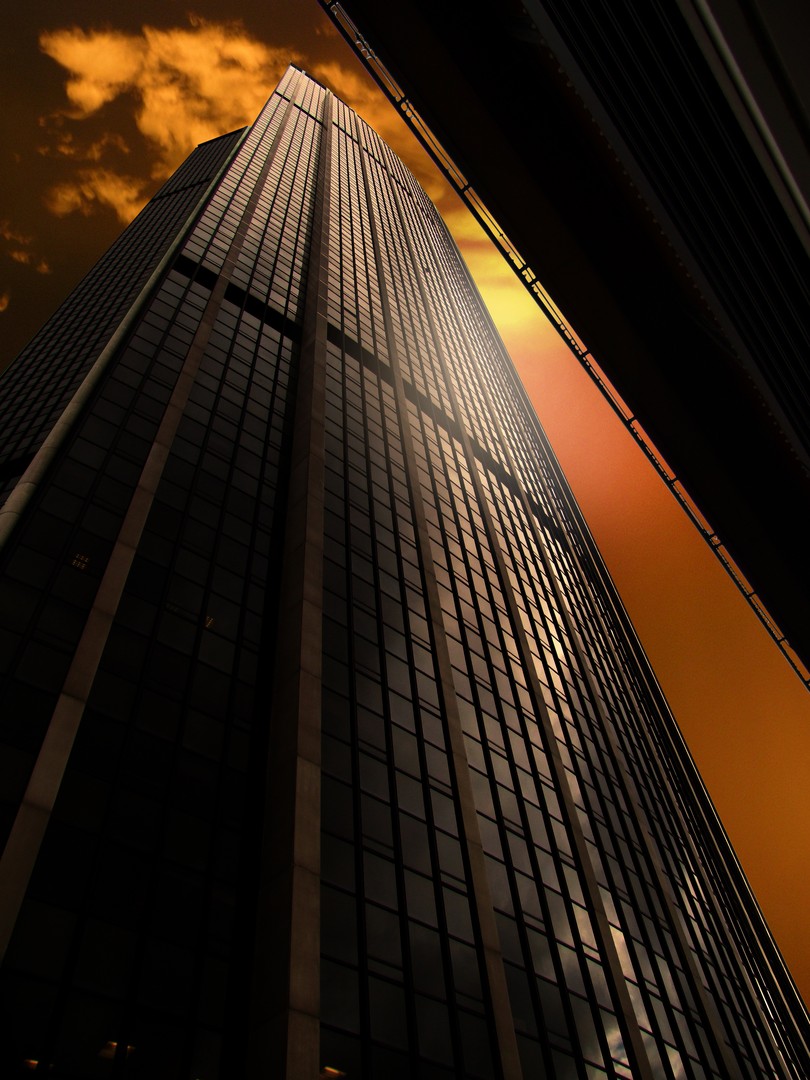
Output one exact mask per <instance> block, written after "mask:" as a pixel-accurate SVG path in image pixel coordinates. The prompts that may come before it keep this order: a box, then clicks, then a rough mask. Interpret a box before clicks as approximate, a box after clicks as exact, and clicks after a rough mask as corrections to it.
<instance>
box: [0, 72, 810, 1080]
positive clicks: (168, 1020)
mask: <svg viewBox="0 0 810 1080" xmlns="http://www.w3.org/2000/svg"><path fill="white" fill-rule="evenodd" d="M100 267H101V268H100V269H97V270H96V271H93V273H92V274H91V275H90V277H89V278H88V279H86V281H85V282H84V283H83V284H82V285H81V286H80V287H79V289H78V290H77V291H76V292H75V293H74V294H73V296H72V297H71V298H70V299H69V300H68V301H67V302H66V304H65V305H64V306H63V308H62V309H60V311H59V312H57V314H56V315H55V316H54V319H53V320H52V321H51V323H49V324H48V326H47V327H46V328H45V329H44V330H43V332H42V335H41V337H40V338H38V339H37V340H36V341H35V342H34V343H33V345H32V346H31V347H30V349H29V350H28V351H27V353H26V354H24V357H23V358H22V360H21V361H20V362H18V363H17V365H16V366H14V367H13V368H12V369H11V370H10V372H9V374H8V375H7V377H6V380H5V382H4V384H3V386H4V393H5V396H4V397H3V399H2V400H3V406H4V408H6V409H8V410H9V411H11V410H13V409H16V408H19V409H23V408H25V410H26V412H25V415H26V417H27V423H21V424H20V425H19V435H14V429H13V428H12V427H9V428H8V432H9V435H8V440H9V443H10V444H11V446H10V449H9V453H8V457H7V459H6V461H7V464H6V470H7V476H8V477H9V479H10V478H11V477H12V475H13V474H14V473H15V471H18V470H19V469H20V468H21V467H22V466H23V465H26V463H27V462H28V461H29V459H30V463H29V464H27V466H26V471H25V473H24V475H23V476H22V478H21V479H20V480H19V481H18V482H17V483H16V485H14V487H13V489H12V491H11V494H10V495H9V497H8V499H7V501H6V503H5V506H4V508H3V516H2V519H0V520H1V521H2V528H3V533H2V538H3V544H2V551H1V552H0V573H1V575H2V576H0V628H1V629H2V638H0V644H1V645H2V654H1V655H2V683H0V695H1V696H0V702H1V703H2V708H1V710H0V717H1V718H2V719H1V722H2V728H0V738H2V742H3V752H4V757H3V760H4V762H6V763H7V765H6V766H5V767H4V771H3V773H2V783H3V789H2V797H3V810H4V819H3V820H4V826H5V831H6V833H7V837H8V840H7V844H6V847H5V852H4V855H3V859H2V864H0V874H1V875H2V884H1V885H0V897H1V898H2V899H1V900H0V905H1V906H0V912H1V913H2V927H3V947H4V950H5V961H4V968H3V986H4V994H5V1005H4V1012H3V1016H4V1019H5V1021H6V1023H5V1034H4V1044H3V1050H2V1054H3V1057H2V1065H3V1069H4V1075H6V1076H15V1075H20V1076H27V1075H29V1074H34V1075H42V1076H45V1075H47V1076H49V1077H54V1078H57V1077H70V1078H74V1080H89V1078H96V1077H98V1078H101V1077H112V1078H114V1077H144V1078H146V1077H148V1078H149V1080H157V1078H162V1077H165V1078H172V1080H173V1078H178V1077H184V1078H199V1080H214V1078H222V1080H230V1078H232V1077H250V1078H254V1077H255V1078H259V1077H263V1078H264V1077H270V1076H274V1077H288V1078H290V1080H313V1078H315V1077H317V1076H319V1075H320V1077H321V1078H322V1080H325V1078H327V1077H339V1076H344V1075H345V1076H348V1077H350V1078H351V1077H366V1078H375V1080H377V1078H382V1077H385V1078H389V1077H390V1078H397V1077H401V1078H405V1077H411V1078H414V1077H419V1078H420V1080H422V1078H426V1080H450V1078H451V1077H456V1078H461V1077H464V1078H481V1080H485V1078H504V1080H517V1078H519V1077H525V1078H526V1080H528V1078H529V1077H537V1076H549V1077H555V1078H558V1080H563V1078H564V1080H567V1078H569V1077H577V1078H582V1080H586V1078H588V1080H594V1078H598V1077H612V1078H619V1077H621V1078H625V1080H628V1078H653V1077H656V1078H657V1077H669V1078H680V1077H684V1078H692V1077H706V1078H709V1077H715V1078H724V1080H725V1078H729V1077H735V1078H737V1077H750V1078H752V1080H754V1078H756V1080H761V1078H762V1077H774V1078H777V1077H778V1078H793V1080H799V1078H800V1077H802V1076H805V1075H807V1070H808V1066H810V1056H809V1055H808V1048H807V1046H808V1044H807V1039H808V1022H807V1016H806V1014H805V1012H804V1008H803V1006H802V1003H801V1000H800V998H799V996H798V994H797V991H796V989H795V987H794V985H793V983H792V981H791V978H790V976H789V974H788V972H787V970H786V968H785V966H784V964H783V962H782V959H781V957H780V954H779V952H778V949H777V947H776V946H775V944H774V942H773V941H772V939H771V937H770V935H769V932H768V930H767V927H766V926H765V924H764V921H763V919H762V916H761V914H760V912H759V909H758V907H757V905H756V902H755V900H754V898H753V896H752V895H751V893H750V890H749V888H748V885H747V882H746V880H745V877H744V875H743V873H742V871H741V869H740V867H739V865H738V863H737V861H736V859H735V857H734V854H733V852H732V850H731V848H730V847H729V844H728V841H727V839H726V837H725V834H724V832H723V830H722V827H721V826H720V824H719V822H718V821H717V818H716V816H715V813H714V810H713V808H712V805H711V802H710V801H709V798H708V796H707V794H706V792H705V790H704V788H703V785H702V783H701V781H700V778H699V776H698V774H697V772H696V770H695V768H694V765H693V763H692V761H691V759H690V757H689V754H688V751H687V749H686V747H685V746H684V744H683V742H682V741H681V738H680V735H679V732H678V728H677V726H676V725H675V723H674V721H673V719H672V717H671V716H670V714H669V712H668V710H667V706H666V703H665V701H664V699H663V696H662V694H661V692H660V690H659V688H658V686H657V684H656V682H655V678H654V676H653V674H652V672H651V671H650V669H649V666H648V664H647V661H646V659H645V657H644V655H643V653H642V651H641V649H640V647H639V644H638V642H637V640H636V638H635V636H634V634H633V630H632V627H631V625H630V623H629V621H628V619H627V616H626V614H625V612H624V610H623V608H622V606H621V603H620V601H619V599H618V597H617V595H616V593H615V590H614V588H613V586H612V584H611V581H610V579H609V577H608V575H607V573H606V571H605V569H604V566H603V564H602V562H601V560H600V557H599V554H598V552H597V551H596V549H595V547H594V544H593V541H592V539H591V537H590V535H589V533H588V530H587V528H586V526H585V524H584V522H583V521H582V519H581V517H580V514H579V512H578V509H577V506H576V504H575V502H574V500H573V498H572V496H571V493H570V491H569V489H568V487H567V485H566V483H565V481H564V479H563V477H562V476H561V474H560V471H559V468H558V465H557V463H556V461H555V459H554V456H553V454H552V452H551V450H550V448H549V446H548V444H547V442H546V439H545V437H544V435H543V432H542V430H541V429H540V427H539V425H538V423H537V420H536V418H535V416H534V413H533V412H532V410H531V408H530V407H529V405H528V403H527V401H526V398H525V395H524V392H523V390H522V388H521V385H520V383H519V381H518V379H517V377H516V375H515V373H514V370H513V368H512V366H511V363H510V361H509V358H508V356H507V355H506V353H505V352H504V349H503V346H502V344H501V342H500V340H499V339H498V336H497V334H496V332H495V330H494V328H493V326H492V323H491V321H490V319H489V316H488V315H487V312H486V310H485V309H484V307H483V305H482V303H481V300H480V298H479V297H478V294H477V293H476V291H475V288H474V286H473V285H472V282H471V280H470V278H469V276H468V273H467V271H466V269H465V267H464V266H463V264H462V262H461V261H460V259H459V256H458V253H457V250H456V248H455V246H454V244H453V242H452V240H451V239H450V237H449V235H448V233H447V231H446V229H445V227H444V226H443V224H442V222H441V220H440V219H439V217H438V215H437V213H436V211H435V209H434V208H433V206H432V205H431V204H430V202H429V200H428V199H427V197H426V195H425V194H424V192H423V191H422V190H421V189H420V188H419V186H418V185H417V184H416V182H415V181H414V179H413V177H412V176H411V175H410V174H409V173H408V172H407V170H406V169H405V168H404V167H403V165H402V164H401V162H400V161H399V160H398V159H397V158H396V157H395V156H394V154H393V153H392V152H391V151H390V150H389V149H388V147H387V146H386V145H385V144H384V143H383V142H382V141H381V140H380V139H379V138H378V137H377V136H376V135H375V134H374V132H373V131H371V130H370V129H369V128H368V127H367V126H366V125H365V124H364V123H363V122H362V121H361V120H359V118H358V117H357V116H355V115H354V114H353V113H352V112H351V111H350V110H349V109H348V108H347V107H346V106H345V105H343V104H342V103H341V102H340V101H338V100H337V99H336V98H334V97H333V95H332V94H331V93H330V92H329V91H327V90H326V89H324V88H323V87H321V86H320V85H319V84H317V83H316V82H314V81H313V80H311V79H309V78H308V77H307V76H306V75H305V74H304V73H303V72H300V71H298V70H297V69H295V68H290V69H289V70H288V72H287V74H286V75H285V77H284V79H283V80H282V82H281V84H280V86H279V88H278V90H277V91H276V92H275V94H274V95H273V96H272V98H271V99H270V101H269V102H268V104H267V106H266V107H265V109H264V111H263V112H262V113H261V115H260V117H259V119H258V120H257V121H256V123H255V124H254V125H253V127H251V128H250V129H248V130H247V131H245V132H241V133H237V134H235V135H231V136H225V137H224V138H223V139H221V140H216V141H214V142H212V143H208V144H205V145H204V146H203V147H201V148H199V149H198V150H197V151H196V152H195V154H194V155H192V157H191V158H190V159H189V161H188V162H187V163H186V165H184V166H183V167H182V168H181V170H180V171H179V172H178V173H177V174H176V176H175V177H174V178H173V179H172V180H171V181H169V183H168V184H167V185H166V187H164V189H163V190H162V191H161V192H160V193H159V194H158V195H157V196H156V197H155V199H154V200H153V201H152V203H150V205H149V206H148V207H147V208H146V210H145V211H144V212H143V214H142V215H141V216H140V217H139V218H138V219H137V220H136V221H135V222H134V223H133V225H132V226H131V227H130V228H129V229H128V230H127V232H126V233H125V234H124V236H123V237H122V239H121V241H119V243H118V244H117V245H116V246H115V247H114V248H113V249H112V251H111V252H110V254H109V255H108V256H107V257H106V259H105V261H103V262H102V264H100ZM29 402H30V403H29ZM60 410H61V413H60ZM28 433H30V438H24V437H25V436H27V434H28ZM12 436H13V437H14V439H15V441H14V442H13V443H12ZM15 463H16V464H15Z"/></svg>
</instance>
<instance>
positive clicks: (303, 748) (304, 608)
mask: <svg viewBox="0 0 810 1080" xmlns="http://www.w3.org/2000/svg"><path fill="white" fill-rule="evenodd" d="M320 123H321V135H320V149H319V159H318V177H317V187H316V194H315V208H314V215H313V225H312V233H311V238H310V259H309V266H310V270H309V275H308V279H307V285H306V295H305V304H304V313H303V326H302V331H303V332H302V343H301V351H300V356H299V368H298V377H297V386H296V392H295V400H294V410H295V411H294V419H293V424H294V430H293V436H292V451H291V453H292V459H291V466H290V470H291V471H290V478H289V501H288V505H287V511H286V521H285V534H284V553H283V562H282V587H281V602H280V626H279V632H278V650H277V655H276V660H275V676H274V684H273V695H272V704H271V715H270V739H269V751H268V764H267V787H266V808H265V821H264V829H263V839H262V849H261V852H260V856H259V857H260V859H261V867H260V880H259V896H258V914H257V922H256V938H255V957H254V979H253V994H252V1002H251V1008H252V1013H251V1018H250V1033H249V1046H248V1069H247V1075H248V1077H250V1078H251V1080H267V1078H269V1077H278V1078H279V1080H281V1078H285V1080H316V1078H317V1077H318V1075H319V1072H320V1062H319V1044H320V1020H319V1017H320V832H321V696H322V694H321V666H322V661H321V638H322V619H323V554H324V553H323V543H324V542H323V502H324V396H325V382H326V380H325V373H326V300H327V291H326V290H327V280H328V273H329V260H328V255H329V228H330V216H331V206H330V203H331V195H330V176H331V153H332V151H331V141H332V95H331V94H330V93H329V92H328V91H324V99H323V107H322V112H321V120H320Z"/></svg>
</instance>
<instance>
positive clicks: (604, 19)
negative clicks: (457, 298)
mask: <svg viewBox="0 0 810 1080" xmlns="http://www.w3.org/2000/svg"><path fill="white" fill-rule="evenodd" d="M321 3H322V6H323V7H324V9H325V10H326V11H327V13H328V14H329V15H330V16H331V17H332V19H333V20H334V21H335V22H336V24H337V26H338V27H339V28H340V29H341V30H342V32H343V33H344V35H345V36H346V39H347V41H348V42H349V44H350V45H351V46H352V47H353V48H354V50H355V52H356V53H357V54H358V56H359V57H360V58H361V59H362V60H363V61H364V63H365V64H366V65H367V67H368V68H369V71H370V72H371V73H372V74H373V75H374V76H375V78H376V79H377V81H378V83H379V84H380V86H381V88H382V89H383V90H384V91H385V92H386V93H387V94H388V96H389V98H390V99H391V100H392V102H394V103H395V104H396V106H397V109H398V111H399V113H400V115H402V116H403V117H404V119H405V120H406V121H407V122H409V123H410V124H411V126H412V128H413V129H414V131H415V133H416V134H417V135H418V136H419V137H420V138H421V139H422V141H423V143H424V145H425V146H426V148H427V149H428V150H429V152H430V153H431V154H432V155H433V157H434V159H435V160H436V162H437V163H438V164H439V166H440V168H442V170H443V171H444V173H445V175H446V176H447V178H448V180H449V181H450V182H451V184H453V186H454V187H455V189H456V190H457V191H458V193H459V194H460V196H461V197H462V198H463V199H465V201H466V202H467V203H468V205H469V206H470V208H471V209H472V211H473V212H474V213H476V214H477V215H478V216H479V219H480V220H481V222H482V224H483V225H484V227H485V228H486V229H487V230H488V232H489V234H490V236H491V237H492V238H493V239H494V240H495V242H496V243H497V244H498V245H499V246H500V248H501V250H502V252H503V254H504V255H505V256H506V258H507V261H508V263H509V265H510V266H511V267H512V268H513V269H514V270H515V272H516V273H517V274H518V276H519V278H520V280H521V281H522V282H523V283H524V285H525V286H526V287H527V288H528V289H529V290H530V291H531V293H532V294H533V296H534V297H535V299H537V300H538V301H539V303H540V304H541V306H542V307H544V308H545V309H546V310H547V311H548V312H550V314H551V316H552V319H553V320H554V322H555V324H556V325H557V326H558V329H559V330H560V332H561V333H562V335H563V337H564V339H565V340H566V342H567V343H568V344H569V346H570V347H571V349H572V351H573V352H574V353H575V354H576V356H577V357H578V359H579V360H580V361H581V362H582V364H583V365H584V366H585V368H586V370H588V371H589V372H590V373H591V374H595V375H596V376H597V382H598V385H599V386H600V388H601V389H602V390H603V391H606V392H607V395H608V398H609V400H610V401H611V404H612V405H613V406H614V408H615V409H616V412H617V414H618V415H619V417H620V418H621V419H622V421H623V422H624V423H625V425H626V427H627V429H628V430H629V431H630V433H631V434H632V435H633V436H634V437H635V438H636V439H637V440H638V441H639V442H640V444H641V445H642V447H644V449H645V450H646V451H647V452H648V454H649V456H650V458H651V460H652V461H653V463H654V464H655V465H656V466H657V467H658V468H659V471H660V473H661V475H662V476H663V477H664V479H665V480H666V482H667V483H668V485H669V487H670V490H672V492H673V493H674V494H675V496H676V497H677V498H678V499H679V500H680V501H681V503H682V504H683V505H684V507H685V508H686V509H687V511H688V513H689V514H690V515H691V516H692V519H693V521H694V523H695V524H696V525H697V526H698V528H699V529H700V531H701V532H702V533H703V535H704V537H705V539H706V540H707V541H708V542H709V544H710V546H711V548H712V549H713V550H714V551H715V553H716V554H718V555H719V557H720V558H721V560H722V562H723V563H724V565H726V567H727V569H730V570H731V572H732V574H733V576H734V577H735V580H737V582H738V584H739V585H740V587H741V589H742V591H743V593H744V594H745V595H746V597H747V598H748V599H749V601H750V602H751V604H752V606H753V607H754V609H755V611H756V612H757V614H758V615H759V616H760V618H761V619H762V621H763V623H764V625H765V626H766V628H767V629H768V630H769V631H770V633H771V634H772V636H773V637H774V638H775V640H776V641H777V642H778V644H779V646H780V648H781V649H782V650H783V652H784V653H785V655H786V656H787V658H788V660H789V661H790V662H791V664H792V665H793V666H794V667H795V669H796V670H797V672H798V673H799V675H800V677H801V678H802V680H803V681H804V682H805V684H806V685H810V624H809V623H808V620H807V611H808V606H810V567H808V561H807V558H806V552H807V551H808V549H810V518H808V515H807V513H806V507H807V505H808V502H810V422H809V421H810V376H809V375H808V372H810V367H809V366H808V363H807V358H808V356H809V355H810V337H808V334H809V333H810V331H808V327H810V287H808V282H810V209H809V208H808V204H810V152H808V148H810V116H809V110H810V80H808V78H807V65H806V62H805V56H804V52H803V49H802V45H803V43H804V41H805V40H806V38H807V34H808V31H810V25H808V18H807V12H806V11H805V10H803V9H801V6H800V5H796V4H794V3H791V2H789V0H769V2H768V3H758V2H757V0H677V2H676V3H672V4H655V3H652V4H648V3H638V2H637V0H617V2H611V3H604V2H602V0H525V2H524V0H483V2H481V3H477V4H473V5H470V4H467V3H463V2H462V0H404V2H403V3H400V4H377V3H374V2H373V0H345V2H343V0H341V2H337V0H321Z"/></svg>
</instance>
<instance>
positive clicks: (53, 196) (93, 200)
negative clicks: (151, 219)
mask: <svg viewBox="0 0 810 1080" xmlns="http://www.w3.org/2000/svg"><path fill="white" fill-rule="evenodd" d="M146 187H147V185H146V182H145V181H143V180H138V179H136V178H135V177H133V176H122V175H121V174H120V173H116V172H113V171H112V170H109V169H102V168H98V169H81V170H80V171H79V173H78V174H77V176H76V178H75V179H72V180H66V181H64V182H63V183H61V184H56V185H55V186H54V187H52V188H51V189H50V191H49V192H48V193H47V195H46V197H45V205H46V206H47V208H48V209H49V210H50V212H51V213H52V214H55V215H56V217H66V216H67V215H68V214H74V213H79V214H82V215H84V216H85V217H88V216H89V215H90V214H93V213H95V211H96V210H98V209H99V208H100V207H110V208H112V209H113V210H114V211H115V212H116V214H117V215H118V217H119V218H120V219H121V221H122V222H124V223H125V224H126V223H128V222H130V221H131V220H132V219H133V218H134V217H135V215H136V214H137V213H138V211H139V210H140V209H141V208H142V207H143V205H144V203H145V201H146ZM37 271H38V272H39V273H40V274H47V273H49V272H50V268H49V267H48V265H47V263H46V262H45V261H44V260H43V261H42V262H41V263H40V264H39V266H38V267H37Z"/></svg>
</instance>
